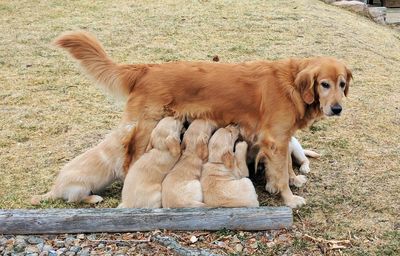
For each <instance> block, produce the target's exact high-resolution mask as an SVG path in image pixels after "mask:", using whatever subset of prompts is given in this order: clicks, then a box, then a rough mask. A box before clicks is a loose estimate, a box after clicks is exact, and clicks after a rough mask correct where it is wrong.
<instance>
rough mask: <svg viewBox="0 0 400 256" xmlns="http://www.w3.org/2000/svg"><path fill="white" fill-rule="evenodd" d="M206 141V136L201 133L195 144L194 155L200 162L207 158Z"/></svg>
mask: <svg viewBox="0 0 400 256" xmlns="http://www.w3.org/2000/svg"><path fill="white" fill-rule="evenodd" d="M208 139H209V138H208V135H207V134H205V133H202V134H201V135H200V137H199V138H198V140H197V142H196V143H197V144H196V154H197V156H198V157H199V158H200V159H202V160H206V159H207V157H208Z"/></svg>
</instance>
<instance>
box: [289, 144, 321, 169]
mask: <svg viewBox="0 0 400 256" xmlns="http://www.w3.org/2000/svg"><path fill="white" fill-rule="evenodd" d="M289 154H291V155H292V158H293V160H294V162H295V163H297V164H298V165H300V168H299V170H300V172H301V173H303V174H307V173H309V172H310V160H308V158H307V156H309V157H312V158H318V157H320V156H321V155H320V154H318V153H317V152H314V151H312V150H307V149H303V147H302V146H301V144H300V142H299V141H298V140H297V139H296V138H295V137H292V139H291V140H290V143H289Z"/></svg>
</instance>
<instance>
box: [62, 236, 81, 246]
mask: <svg viewBox="0 0 400 256" xmlns="http://www.w3.org/2000/svg"><path fill="white" fill-rule="evenodd" d="M78 241H79V240H78ZM74 242H75V238H73V237H67V238H65V240H64V244H65V246H67V247H69V246H72V245H74Z"/></svg>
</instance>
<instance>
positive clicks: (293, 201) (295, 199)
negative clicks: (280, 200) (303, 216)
mask: <svg viewBox="0 0 400 256" xmlns="http://www.w3.org/2000/svg"><path fill="white" fill-rule="evenodd" d="M305 204H306V200H305V199H304V198H303V197H301V196H291V197H290V198H288V199H285V205H287V206H289V207H290V208H297V207H300V206H302V205H305Z"/></svg>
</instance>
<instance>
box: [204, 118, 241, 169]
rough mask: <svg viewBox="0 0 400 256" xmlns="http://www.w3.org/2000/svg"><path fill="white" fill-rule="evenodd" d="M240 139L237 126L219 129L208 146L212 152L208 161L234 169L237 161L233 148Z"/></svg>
mask: <svg viewBox="0 0 400 256" xmlns="http://www.w3.org/2000/svg"><path fill="white" fill-rule="evenodd" d="M238 137H239V128H238V127H237V126H233V125H229V126H227V127H226V128H220V129H218V130H217V131H216V132H215V133H214V135H213V136H212V137H211V139H210V143H209V144H208V148H209V152H210V155H209V158H208V161H209V162H215V163H220V162H222V163H223V164H224V165H225V166H226V167H228V168H233V166H234V161H235V158H234V154H233V147H234V146H235V141H236V140H237V139H238Z"/></svg>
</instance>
